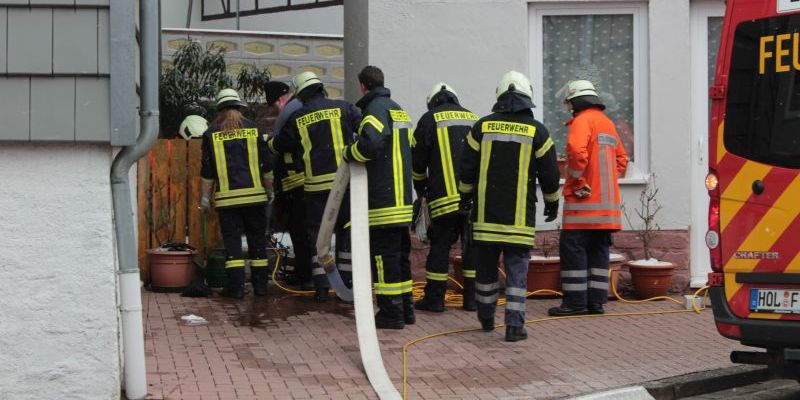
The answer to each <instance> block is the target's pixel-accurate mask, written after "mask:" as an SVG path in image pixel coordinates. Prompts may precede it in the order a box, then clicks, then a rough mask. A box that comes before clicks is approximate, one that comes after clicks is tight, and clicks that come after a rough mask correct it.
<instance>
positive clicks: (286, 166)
mask: <svg viewBox="0 0 800 400" xmlns="http://www.w3.org/2000/svg"><path fill="white" fill-rule="evenodd" d="M264 94H265V97H266V99H267V105H269V106H270V107H275V108H277V109H278V111H279V113H278V118H277V119H276V120H275V124H274V125H273V127H272V135H270V137H274V136H275V135H276V134H277V133H278V132H280V131H281V129H283V127H284V126H285V125H286V122H287V121H288V120H289V117H290V116H291V115H292V114H294V112H295V111H297V110H299V109H300V108H301V107H302V106H303V103H301V102H300V99H298V98H297V97H295V96H294V93H293V92H292V90H291V88H290V87H289V85H287V84H285V83H283V82H277V81H270V82H267V84H266V85H264ZM273 169H274V176H275V185H274V186H275V207H274V213H275V214H274V215H276V216H285V217H286V218H285V219H286V228H287V230H288V231H289V237H290V238H291V240H292V249H293V251H294V275H293V277H292V279H290V280H288V283H290V284H297V285H300V286H301V287H302V288H305V287H306V285H307V284H310V282H311V254H312V246H311V244H310V243H309V242H308V238H307V235H306V230H305V204H304V203H303V183H304V182H305V175H304V174H303V170H302V164H301V163H297V162H295V157H294V155H293V154H292V153H289V152H287V153H283V154H282V155H279V156H277V157H275V162H274V166H273ZM272 220H273V221H276V220H277V218H273V219H272Z"/></svg>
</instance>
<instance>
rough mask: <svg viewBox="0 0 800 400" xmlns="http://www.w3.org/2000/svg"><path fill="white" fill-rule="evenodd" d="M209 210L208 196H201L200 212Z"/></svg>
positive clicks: (209, 200) (209, 201)
mask: <svg viewBox="0 0 800 400" xmlns="http://www.w3.org/2000/svg"><path fill="white" fill-rule="evenodd" d="M209 208H211V199H209V198H208V196H203V197H201V198H200V211H202V212H208V209H209Z"/></svg>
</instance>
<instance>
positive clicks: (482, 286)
mask: <svg viewBox="0 0 800 400" xmlns="http://www.w3.org/2000/svg"><path fill="white" fill-rule="evenodd" d="M499 288H500V283H499V282H494V283H475V289H476V290H480V291H481V292H491V291H492V290H497V289H499Z"/></svg>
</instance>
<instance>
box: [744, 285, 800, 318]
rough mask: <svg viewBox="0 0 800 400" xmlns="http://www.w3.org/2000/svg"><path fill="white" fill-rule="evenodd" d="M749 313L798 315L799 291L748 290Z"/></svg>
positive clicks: (799, 307)
mask: <svg viewBox="0 0 800 400" xmlns="http://www.w3.org/2000/svg"><path fill="white" fill-rule="evenodd" d="M750 311H757V312H774V313H781V314H800V290H788V289H750Z"/></svg>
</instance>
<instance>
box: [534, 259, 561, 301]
mask: <svg viewBox="0 0 800 400" xmlns="http://www.w3.org/2000/svg"><path fill="white" fill-rule="evenodd" d="M543 289H546V290H553V291H560V290H561V259H560V258H558V257H542V256H531V259H530V261H529V262H528V292H535V291H537V290H543ZM552 295H553V294H552V293H540V294H537V296H552Z"/></svg>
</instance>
